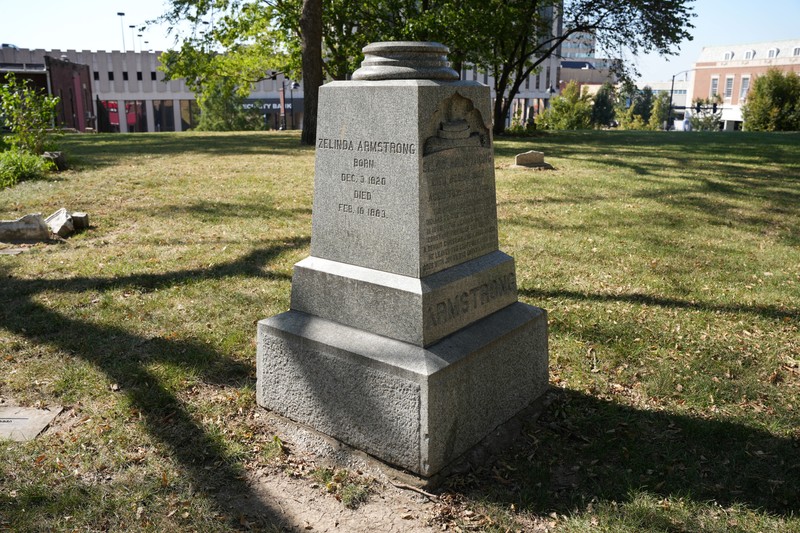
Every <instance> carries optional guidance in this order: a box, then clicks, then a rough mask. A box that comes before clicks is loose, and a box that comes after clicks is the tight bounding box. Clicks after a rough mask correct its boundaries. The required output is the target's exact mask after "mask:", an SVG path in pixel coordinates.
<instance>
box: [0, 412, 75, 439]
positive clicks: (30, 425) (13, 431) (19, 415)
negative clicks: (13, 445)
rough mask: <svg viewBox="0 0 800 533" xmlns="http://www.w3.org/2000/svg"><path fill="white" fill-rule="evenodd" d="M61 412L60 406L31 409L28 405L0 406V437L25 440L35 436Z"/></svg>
mask: <svg viewBox="0 0 800 533" xmlns="http://www.w3.org/2000/svg"><path fill="white" fill-rule="evenodd" d="M60 412H61V407H55V406H54V407H50V408H49V409H32V408H29V407H14V406H3V407H0V439H10V440H13V441H18V442H25V441H28V440H32V439H34V438H36V436H37V435H38V434H39V433H41V432H42V431H44V428H46V427H47V426H48V425H49V424H50V423H51V422H52V421H53V419H54V418H55V417H56V416H58V413H60Z"/></svg>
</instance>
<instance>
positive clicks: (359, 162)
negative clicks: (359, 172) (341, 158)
mask: <svg viewBox="0 0 800 533" xmlns="http://www.w3.org/2000/svg"><path fill="white" fill-rule="evenodd" d="M353 168H375V160H374V159H366V158H365V159H353Z"/></svg>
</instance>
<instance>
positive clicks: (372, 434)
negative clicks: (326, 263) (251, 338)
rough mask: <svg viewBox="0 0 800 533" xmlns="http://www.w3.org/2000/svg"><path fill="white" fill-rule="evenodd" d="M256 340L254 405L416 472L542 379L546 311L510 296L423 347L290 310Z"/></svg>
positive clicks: (450, 455)
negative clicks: (500, 306) (496, 308)
mask: <svg viewBox="0 0 800 533" xmlns="http://www.w3.org/2000/svg"><path fill="white" fill-rule="evenodd" d="M257 340H258V356H257V375H258V384H257V400H258V404H259V405H261V406H262V407H266V408H268V409H271V410H273V411H275V412H277V413H278V414H281V415H283V416H286V417H287V418H290V419H292V420H295V421H296V422H300V423H303V424H306V425H308V426H311V427H312V428H314V429H316V430H318V431H320V432H322V433H325V434H327V435H330V436H332V437H334V438H336V439H338V440H340V441H342V442H345V443H347V444H349V445H351V446H354V447H356V448H358V449H361V450H363V451H365V452H367V453H369V454H371V455H373V456H375V457H377V458H379V459H381V460H383V461H385V462H387V463H390V464H393V465H396V466H399V467H402V468H406V469H408V470H410V471H412V472H414V473H416V474H419V475H421V476H424V477H430V476H432V475H434V474H436V473H437V472H439V471H440V470H442V469H443V468H444V467H446V466H447V465H448V464H449V463H451V462H452V461H454V460H455V459H457V458H458V457H459V456H460V455H462V454H463V453H465V452H466V451H468V450H469V449H470V448H471V447H472V446H473V445H475V444H476V443H478V442H479V441H481V439H483V438H484V437H485V436H486V435H488V434H489V433H490V432H492V431H493V430H494V429H495V428H496V427H498V426H500V425H501V424H503V423H504V422H506V421H507V420H509V419H510V418H512V417H513V416H514V415H515V414H517V413H518V412H519V411H521V410H523V409H524V408H526V407H527V406H528V405H529V404H530V403H531V402H533V401H534V400H536V399H537V398H538V397H539V396H541V395H542V394H543V393H544V392H545V391H546V389H547V384H548V366H547V365H548V360H547V353H548V352H547V314H546V312H545V311H544V310H542V309H539V308H537V307H532V306H529V305H527V304H523V303H520V302H517V303H514V304H511V305H509V306H507V307H505V308H503V309H501V310H499V311H497V312H495V313H493V314H491V315H489V316H487V317H485V318H483V319H481V320H479V321H478V322H475V323H474V324H472V325H470V326H468V327H466V328H464V329H462V330H460V331H458V332H456V333H454V334H452V335H450V336H449V337H446V338H445V339H443V340H441V341H440V342H438V343H436V344H434V345H432V346H429V347H428V348H422V347H419V346H416V345H414V344H409V343H406V342H402V341H398V340H394V339H390V338H387V337H383V336H380V335H376V334H373V333H368V332H366V331H363V330H359V329H356V328H352V327H349V326H344V325H341V324H338V323H336V322H333V321H330V320H327V319H323V318H319V317H315V316H312V315H309V314H306V313H303V312H300V311H288V312H286V313H282V314H280V315H277V316H274V317H271V318H268V319H266V320H262V321H260V322H259V324H258V339H257Z"/></svg>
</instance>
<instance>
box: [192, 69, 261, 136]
mask: <svg viewBox="0 0 800 533" xmlns="http://www.w3.org/2000/svg"><path fill="white" fill-rule="evenodd" d="M197 105H198V106H200V123H199V124H198V125H197V129H198V130H200V131H245V130H261V129H265V128H264V121H263V118H262V115H261V112H260V111H259V109H258V108H250V109H248V108H246V107H245V106H244V97H243V96H242V95H241V94H240V93H239V92H238V91H237V90H236V87H235V86H234V85H233V83H232V81H231V80H229V79H228V80H220V81H219V82H218V83H212V84H208V85H206V86H205V87H204V90H203V92H202V93H200V94H198V97H197Z"/></svg>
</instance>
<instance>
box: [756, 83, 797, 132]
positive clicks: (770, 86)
mask: <svg viewBox="0 0 800 533" xmlns="http://www.w3.org/2000/svg"><path fill="white" fill-rule="evenodd" d="M742 118H743V119H744V127H745V129H746V130H748V131H800V76H798V75H797V73H795V72H787V73H785V74H784V73H782V72H781V71H779V70H778V69H770V70H768V71H767V73H766V74H764V75H763V76H758V77H757V78H756V79H755V81H753V86H752V87H751V89H750V92H749V93H748V95H747V103H746V104H745V105H744V106H743V107H742Z"/></svg>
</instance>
